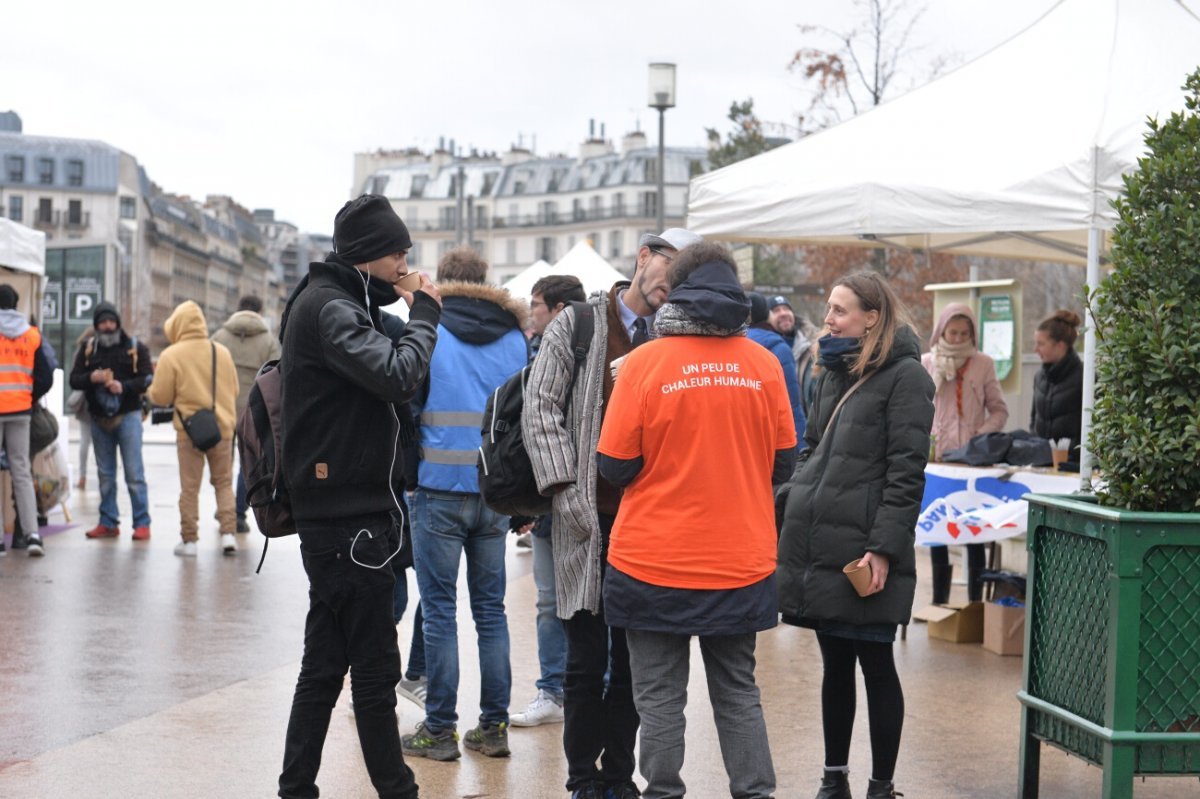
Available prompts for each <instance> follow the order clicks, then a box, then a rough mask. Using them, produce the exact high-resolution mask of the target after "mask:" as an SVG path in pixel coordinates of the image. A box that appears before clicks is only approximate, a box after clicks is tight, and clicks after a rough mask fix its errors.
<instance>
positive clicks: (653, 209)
mask: <svg viewBox="0 0 1200 799" xmlns="http://www.w3.org/2000/svg"><path fill="white" fill-rule="evenodd" d="M638 216H658V192H656V191H644V192H642V193H641V194H639V195H638Z"/></svg>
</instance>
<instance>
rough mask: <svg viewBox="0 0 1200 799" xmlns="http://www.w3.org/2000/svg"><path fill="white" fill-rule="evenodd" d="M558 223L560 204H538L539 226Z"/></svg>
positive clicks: (548, 201) (551, 202)
mask: <svg viewBox="0 0 1200 799" xmlns="http://www.w3.org/2000/svg"><path fill="white" fill-rule="evenodd" d="M557 221H558V203H556V202H554V201H553V200H547V201H546V202H541V203H538V224H539V225H553V224H554V223H555V222H557Z"/></svg>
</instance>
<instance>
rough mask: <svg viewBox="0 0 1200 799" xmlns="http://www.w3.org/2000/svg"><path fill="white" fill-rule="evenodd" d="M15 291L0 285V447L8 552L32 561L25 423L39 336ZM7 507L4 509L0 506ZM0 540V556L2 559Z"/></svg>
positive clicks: (40, 550) (34, 547)
mask: <svg viewBox="0 0 1200 799" xmlns="http://www.w3.org/2000/svg"><path fill="white" fill-rule="evenodd" d="M18 299H19V296H18V295H17V291H16V289H14V288H13V287H12V286H9V285H0V445H2V446H3V447H4V451H5V453H6V454H7V455H8V468H9V474H10V475H11V476H12V486H13V499H14V501H15V504H16V507H17V515H18V516H19V517H20V526H21V529H20V530H14V531H13V539H14V540H13V548H14V549H19V548H24V549H27V550H28V551H29V554H30V555H32V556H35V557H36V556H40V555H42V554H44V553H45V549H44V547H43V545H42V539H41V538H40V537H39V536H38V528H37V500H36V498H35V496H34V493H33V470H32V469H31V468H30V463H31V458H30V453H29V421H30V411H32V410H33V367H34V361H35V359H36V357H37V351H38V347H40V346H41V344H42V336H41V334H40V333H39V332H38V330H37V328H36V327H33V326H31V325H30V324H29V320H28V319H26V318H25V317H24V316H23V315H22V314H21V312H20V311H18V310H17V301H18ZM4 504H5V505H7V503H4ZM3 546H4V542H3V539H0V555H3V554H4V549H3Z"/></svg>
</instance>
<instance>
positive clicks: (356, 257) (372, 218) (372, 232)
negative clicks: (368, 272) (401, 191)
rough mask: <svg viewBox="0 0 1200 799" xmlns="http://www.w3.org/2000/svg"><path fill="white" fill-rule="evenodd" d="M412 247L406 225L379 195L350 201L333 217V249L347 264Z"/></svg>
mask: <svg viewBox="0 0 1200 799" xmlns="http://www.w3.org/2000/svg"><path fill="white" fill-rule="evenodd" d="M411 247H412V238H410V237H409V235H408V228H407V227H405V226H404V222H403V221H401V219H400V217H399V216H397V215H396V212H395V210H394V209H393V208H392V204H391V203H390V202H388V199H387V198H386V197H384V196H382V195H379V194H364V195H362V196H361V197H359V198H357V199H354V200H351V201H350V202H348V203H346V204H345V205H343V206H342V210H340V211H338V212H337V216H335V217H334V218H333V251H334V252H335V253H337V255H338V257H339V258H341V259H342V260H343V261H345V262H346V263H349V264H353V265H355V266H357V265H358V264H365V263H369V262H371V261H374V260H376V259H377V258H382V257H384V256H385V255H392V254H394V253H398V252H400V251H401V250H407V249H409V248H411Z"/></svg>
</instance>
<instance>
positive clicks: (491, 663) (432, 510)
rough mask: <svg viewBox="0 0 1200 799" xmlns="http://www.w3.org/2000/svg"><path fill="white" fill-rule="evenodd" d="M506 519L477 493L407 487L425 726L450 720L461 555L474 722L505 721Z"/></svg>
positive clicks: (508, 676)
mask: <svg viewBox="0 0 1200 799" xmlns="http://www.w3.org/2000/svg"><path fill="white" fill-rule="evenodd" d="M506 522H507V519H506V518H504V517H502V516H500V514H498V513H496V512H495V511H492V510H491V509H490V508H488V507H487V506H486V505H484V504H483V501H482V500H481V499H480V496H479V495H478V494H452V493H446V492H441V491H430V490H428V489H425V488H418V489H417V491H416V492H415V493H414V494H413V503H412V529H413V558H414V565H415V567H416V570H417V585H418V587H419V588H420V589H421V611H422V613H423V614H424V616H425V623H424V625H423V627H424V631H425V664H426V667H427V668H426V676H427V677H428V681H429V682H428V688H427V692H426V694H425V725H426V727H427V728H428V729H429V730H430V731H431V732H441V731H443V730H446V729H453V728H454V727H455V726H456V724H457V722H458V712H457V705H458V622H457V614H458V569H459V561H460V559H461V556H462V554H464V553H465V554H466V556H467V591H468V593H469V594H470V597H471V616H472V618H473V619H474V620H475V633H476V636H477V637H478V641H479V685H480V697H479V710H480V715H479V718H480V721H482V722H484V723H485V724H488V725H494V724H499V723H501V722H505V723H506V722H507V721H508V703H509V699H510V698H511V695H512V666H511V664H510V662H509V641H508V620H507V618H506V617H505V615H504V590H505V587H506V580H505V573H504V536H505V527H506V526H507V524H506Z"/></svg>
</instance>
